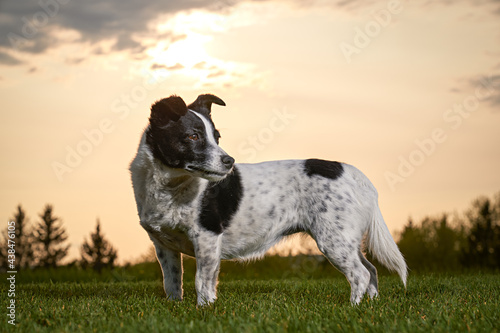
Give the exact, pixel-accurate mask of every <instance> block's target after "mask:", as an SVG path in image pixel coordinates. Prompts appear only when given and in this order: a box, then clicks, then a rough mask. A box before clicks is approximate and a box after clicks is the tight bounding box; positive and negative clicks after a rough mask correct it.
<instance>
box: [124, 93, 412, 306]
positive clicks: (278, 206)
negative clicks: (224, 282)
mask: <svg viewBox="0 0 500 333" xmlns="http://www.w3.org/2000/svg"><path fill="white" fill-rule="evenodd" d="M212 104H216V105H221V106H225V103H224V101H222V100H221V99H220V98H219V97H217V96H214V95H211V94H204V95H200V96H198V98H197V99H196V100H195V101H194V102H193V103H191V104H190V105H189V106H187V105H186V104H185V102H184V101H183V99H182V98H180V97H178V96H175V95H173V96H170V97H168V98H164V99H161V100H159V101H157V102H155V103H154V104H153V105H152V106H151V115H150V117H149V125H148V126H147V127H146V129H145V130H144V133H143V135H142V138H141V141H140V144H139V148H138V151H137V155H136V156H135V158H134V159H133V161H132V163H131V165H130V171H131V178H132V185H133V189H134V195H135V200H136V203H137V210H138V215H139V219H140V224H141V226H142V227H143V228H144V229H145V230H146V231H147V233H148V234H149V237H150V239H151V240H152V242H153V244H154V246H155V249H156V256H157V259H158V262H159V263H160V265H161V268H162V273H163V286H164V290H165V293H166V295H167V298H168V299H172V300H182V297H183V288H182V274H183V269H182V257H181V255H182V254H186V255H189V256H192V257H195V258H196V277H195V287H196V293H197V304H198V305H199V306H203V305H207V304H211V303H213V302H214V301H215V300H216V298H217V296H216V289H217V283H218V274H219V267H220V262H221V260H224V259H249V258H258V257H262V256H263V255H264V253H265V252H266V251H267V250H268V249H269V248H271V247H272V246H273V245H274V244H276V243H277V242H279V241H280V240H281V239H283V238H284V237H286V236H289V235H292V234H295V233H308V234H309V235H311V236H312V238H313V239H314V240H315V241H316V243H317V245H318V248H319V250H320V251H321V252H322V253H323V254H324V255H325V257H326V258H327V259H328V260H329V261H330V262H331V263H332V264H333V265H334V266H335V267H336V268H337V269H338V270H340V271H341V272H342V273H343V274H344V275H345V277H346V278H347V280H348V281H349V283H350V285H351V295H350V300H351V303H352V304H359V303H360V301H361V300H362V298H363V296H364V295H365V294H366V293H368V295H369V296H370V297H372V298H373V297H375V296H378V279H377V270H376V268H375V267H374V266H373V265H372V264H371V263H370V262H369V261H368V260H367V259H366V258H365V256H364V255H363V253H362V242H363V239H364V236H365V234H366V243H367V245H368V248H369V249H370V251H371V253H372V254H373V255H374V256H375V257H376V258H377V259H378V260H379V261H380V263H382V264H383V265H384V266H386V267H387V268H388V269H390V270H393V271H396V272H397V273H398V274H399V276H400V278H401V280H402V281H403V284H404V286H405V287H406V276H407V266H406V263H405V260H404V258H403V256H402V254H401V253H400V251H399V249H398V247H397V245H396V243H395V242H394V240H393V238H392V237H391V234H390V232H389V230H388V228H387V226H386V224H385V222H384V219H383V217H382V214H381V212H380V209H379V206H378V193H377V190H376V189H375V187H374V186H373V185H372V183H371V182H370V181H369V180H368V178H367V177H366V176H365V175H364V174H363V173H362V172H361V171H359V170H358V169H356V168H355V167H353V166H351V165H348V164H344V163H339V162H332V161H326V160H320V159H307V160H285V161H271V162H263V163H257V164H239V163H238V164H235V160H234V158H232V157H231V156H229V155H228V154H227V153H226V152H225V151H224V150H223V149H222V148H221V147H220V146H219V139H220V137H221V135H220V133H219V131H218V130H217V129H216V128H215V125H214V123H213V121H212V117H211V107H212Z"/></svg>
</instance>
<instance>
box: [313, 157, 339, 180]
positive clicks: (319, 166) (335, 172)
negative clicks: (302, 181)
mask: <svg viewBox="0 0 500 333" xmlns="http://www.w3.org/2000/svg"><path fill="white" fill-rule="evenodd" d="M304 170H305V172H306V174H307V175H308V176H309V177H311V176H314V175H318V176H322V177H326V178H329V179H332V180H335V179H337V178H339V177H340V176H342V174H343V173H344V168H343V167H342V164H341V163H339V162H332V161H325V160H318V159H309V160H306V161H305V163H304Z"/></svg>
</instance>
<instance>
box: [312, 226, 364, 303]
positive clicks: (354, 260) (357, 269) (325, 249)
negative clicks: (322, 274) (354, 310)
mask: <svg viewBox="0 0 500 333" xmlns="http://www.w3.org/2000/svg"><path fill="white" fill-rule="evenodd" d="M311 232H312V236H313V237H314V239H315V240H316V243H317V244H318V248H319V250H320V251H321V252H322V253H323V254H324V255H325V257H326V258H327V259H328V260H329V261H330V263H332V265H334V266H335V267H336V268H337V269H338V270H339V271H341V272H342V273H343V274H344V275H345V277H346V278H347V280H348V281H349V284H350V285H351V303H352V304H359V303H360V302H361V299H362V298H363V296H364V294H365V293H366V291H367V289H368V286H369V284H370V278H371V273H370V271H369V270H368V269H367V268H366V267H365V265H364V264H363V262H362V260H361V258H360V256H359V248H360V245H361V244H360V241H359V240H357V239H356V238H352V237H348V235H346V233H345V231H344V232H342V231H339V230H335V228H321V230H315V231H313V230H311Z"/></svg>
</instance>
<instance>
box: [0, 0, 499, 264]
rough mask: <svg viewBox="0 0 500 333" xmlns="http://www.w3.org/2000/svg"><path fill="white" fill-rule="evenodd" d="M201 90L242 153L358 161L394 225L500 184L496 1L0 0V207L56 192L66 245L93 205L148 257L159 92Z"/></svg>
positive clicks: (455, 207)
mask: <svg viewBox="0 0 500 333" xmlns="http://www.w3.org/2000/svg"><path fill="white" fill-rule="evenodd" d="M203 93H212V94H215V95H217V96H219V97H220V98H222V99H223V100H224V101H225V102H226V104H227V106H226V107H220V106H214V107H213V110H212V115H213V119H214V122H215V124H216V126H217V127H218V129H219V130H220V132H221V134H222V139H221V143H220V144H221V146H222V147H223V148H224V150H225V151H226V152H228V153H229V154H230V155H231V156H233V157H234V158H235V159H236V161H237V162H239V163H257V162H261V161H267V160H280V159H305V158H322V159H328V160H335V161H342V162H345V163H348V164H352V165H354V166H356V167H358V168H359V169H360V170H362V171H363V172H364V173H365V174H366V175H367V176H368V177H369V178H370V179H371V181H372V183H373V184H374V185H375V187H376V188H377V190H378V192H379V204H380V207H381V210H382V213H383V215H384V218H385V220H386V223H387V225H388V227H389V229H390V230H391V232H392V233H393V235H394V236H395V237H397V234H398V232H399V231H401V230H402V228H403V226H404V225H405V224H406V223H407V221H408V218H409V217H412V218H413V219H414V220H417V221H418V220H419V219H422V218H424V217H425V216H436V215H439V214H441V213H443V212H449V213H453V212H459V213H460V212H462V211H463V210H464V209H465V208H466V207H468V206H469V205H470V203H471V202H472V201H473V200H474V199H475V198H477V197H478V196H481V195H486V196H492V195H493V194H494V193H497V192H499V191H500V172H499V170H500V145H499V143H500V131H499V128H500V126H499V125H500V1H498V0H483V1H472V0H457V1H448V0H440V1H402V0H401V1H398V0H390V1H378V0H373V1H368V0H366V1H361V0H335V1H320V0H318V1H315V0H261V1H237V0H221V1H204V0H190V1H168V2H167V1H162V0H153V1H148V2H140V1H132V0H110V1H106V2H103V1H97V0H90V1H76V0H41V1H38V0H36V1H34V0H33V1H32V0H29V1H17V0H7V1H5V0H0V106H1V111H0V156H1V163H0V184H1V186H0V221H3V223H5V225H4V227H6V226H7V222H8V221H9V220H10V219H11V218H12V216H13V214H14V212H15V210H16V207H17V205H18V204H21V205H22V206H23V208H24V209H25V210H26V213H27V215H28V218H29V220H30V222H31V223H33V224H34V223H37V222H38V221H39V214H40V213H41V212H42V210H43V208H44V206H45V205H46V204H48V203H50V204H52V205H53V206H54V213H55V215H57V216H59V217H60V218H61V219H62V221H63V224H64V226H65V227H66V230H67V232H68V235H69V242H70V244H71V249H70V255H69V257H68V259H76V258H78V257H79V249H80V247H81V244H82V243H83V241H84V239H85V238H88V236H89V234H90V232H91V231H93V230H94V229H95V224H96V220H97V219H99V220H100V221H101V224H102V228H101V229H102V230H103V232H104V234H105V236H106V237H107V238H108V240H109V241H110V242H111V243H112V244H113V245H114V246H115V247H116V248H117V249H118V256H119V260H120V262H125V261H130V260H134V259H136V258H138V257H139V256H141V255H142V254H144V253H145V252H146V251H147V250H148V248H149V246H150V241H149V239H148V236H147V234H146V232H145V231H144V230H142V228H141V227H140V225H139V218H138V216H137V211H136V206H135V202H134V196H133V191H132V187H131V182H130V174H129V171H128V165H129V163H130V162H131V160H132V158H133V157H134V155H135V153H136V151H137V146H138V143H139V139H140V137H141V134H142V131H143V129H144V128H145V127H146V126H147V121H148V117H149V112H150V110H149V108H150V106H151V104H152V103H153V102H154V101H156V100H158V99H161V98H163V97H167V96H170V95H172V94H176V95H179V96H181V97H182V98H183V99H184V100H185V101H186V103H190V102H192V101H194V99H195V98H196V97H197V96H198V95H199V94H203ZM4 227H2V226H1V225H0V229H4Z"/></svg>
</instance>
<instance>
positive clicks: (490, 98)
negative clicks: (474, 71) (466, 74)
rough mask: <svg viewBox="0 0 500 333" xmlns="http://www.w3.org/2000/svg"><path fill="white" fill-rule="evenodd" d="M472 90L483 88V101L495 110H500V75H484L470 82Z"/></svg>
mask: <svg viewBox="0 0 500 333" xmlns="http://www.w3.org/2000/svg"><path fill="white" fill-rule="evenodd" d="M469 85H470V87H471V88H470V89H478V88H481V90H482V94H485V97H483V100H484V101H486V102H488V103H489V104H490V105H491V106H493V107H495V108H500V74H491V75H483V76H481V77H479V78H477V77H476V78H473V79H471V80H469Z"/></svg>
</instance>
